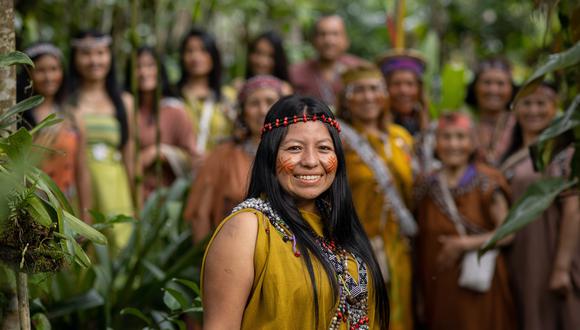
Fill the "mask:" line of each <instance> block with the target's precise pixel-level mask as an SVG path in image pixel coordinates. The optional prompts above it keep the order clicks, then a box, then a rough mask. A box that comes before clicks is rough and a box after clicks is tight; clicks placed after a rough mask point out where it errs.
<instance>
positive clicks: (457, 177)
mask: <svg viewBox="0 0 580 330" xmlns="http://www.w3.org/2000/svg"><path fill="white" fill-rule="evenodd" d="M435 150H436V154H437V157H438V158H439V159H440V160H441V163H442V168H441V170H439V171H437V172H435V173H433V174H431V175H429V176H427V177H426V178H425V179H423V180H420V181H419V184H418V185H417V187H418V188H417V192H416V196H417V202H416V203H417V222H418V224H419V235H418V236H417V256H418V264H419V269H418V274H419V280H420V281H419V282H420V288H421V291H422V293H423V296H424V307H425V321H426V325H427V328H428V329H434V330H437V329H466V330H478V329H481V330H483V329H515V328H516V326H515V318H514V314H515V310H514V305H513V301H512V296H511V292H510V288H509V286H508V274H507V269H506V264H505V260H504V258H503V257H502V255H501V254H499V255H497V258H495V257H494V256H495V255H496V252H495V251H492V252H489V253H490V254H489V255H488V256H484V258H486V259H485V260H486V261H484V260H480V261H478V260H477V255H476V254H475V251H476V250H477V249H478V248H479V247H480V246H481V245H483V243H484V242H486V241H487V240H488V239H489V238H490V237H491V235H493V232H494V230H495V229H496V228H497V227H499V226H500V225H501V223H502V222H503V220H504V219H505V217H506V215H507V211H508V203H507V198H508V187H507V183H506V182H505V179H504V178H503V177H502V176H501V174H500V173H499V172H498V171H496V170H494V169H492V168H490V167H487V166H485V165H483V164H480V163H476V162H474V155H475V134H474V128H473V124H472V122H471V119H470V118H469V117H468V116H467V115H466V114H463V113H450V114H444V115H443V116H442V117H441V118H440V119H439V123H438V126H437V131H436V148H435ZM506 241H507V240H506ZM505 243H506V242H502V244H505ZM471 261H473V262H474V263H473V264H471V265H472V266H473V265H474V264H475V265H477V264H479V263H483V264H486V265H488V266H489V267H486V269H481V268H472V267H469V262H471ZM478 262H479V263H478ZM466 264H467V266H466ZM469 270H474V272H469ZM483 274H485V275H487V276H486V277H484V278H483V279H482V280H480V281H478V280H477V279H481V278H479V277H478V278H476V280H475V281H474V280H473V277H471V276H470V275H477V276H479V275H483Z"/></svg>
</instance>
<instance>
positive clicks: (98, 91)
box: [70, 31, 134, 247]
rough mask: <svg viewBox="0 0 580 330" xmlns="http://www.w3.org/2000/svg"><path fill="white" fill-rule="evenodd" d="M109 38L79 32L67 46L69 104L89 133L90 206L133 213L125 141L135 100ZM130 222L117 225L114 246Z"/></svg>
mask: <svg viewBox="0 0 580 330" xmlns="http://www.w3.org/2000/svg"><path fill="white" fill-rule="evenodd" d="M111 41H112V39H111V37H110V36H109V35H106V34H103V33H100V32H96V31H85V32H81V33H79V34H78V35H77V36H76V37H75V38H74V39H73V40H72V44H71V46H72V47H71V57H70V93H71V94H70V104H71V107H72V108H73V110H72V111H73V112H74V113H75V114H76V115H78V116H79V117H80V118H81V119H82V120H83V121H84V125H85V127H86V132H87V139H86V140H87V141H86V143H87V149H88V164H89V170H90V174H91V178H92V181H91V182H92V191H93V208H94V209H95V210H97V211H99V212H101V213H103V214H105V215H114V214H128V215H130V214H133V203H132V198H131V188H130V182H131V181H130V178H132V173H133V165H132V160H133V153H134V145H133V143H132V142H131V139H130V138H129V137H130V136H131V134H130V124H129V123H130V121H129V118H131V115H130V114H131V110H132V107H133V104H132V103H133V102H132V99H131V97H130V95H128V94H123V95H121V90H120V88H119V87H118V85H117V81H116V79H115V65H114V59H113V54H112V51H111V47H110V46H111ZM131 231H132V226H131V225H130V224H119V225H115V229H114V232H115V234H114V243H113V244H114V245H115V246H117V247H120V246H123V245H125V244H126V242H127V241H128V239H129V236H130V234H131Z"/></svg>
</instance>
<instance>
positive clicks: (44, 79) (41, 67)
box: [31, 55, 63, 97]
mask: <svg viewBox="0 0 580 330" xmlns="http://www.w3.org/2000/svg"><path fill="white" fill-rule="evenodd" d="M31 78H32V83H33V86H34V91H35V92H36V93H38V94H39V95H42V96H44V97H53V96H55V95H56V93H57V92H58V89H59V88H60V86H61V85H62V80H63V72H62V66H61V63H60V60H59V59H58V58H57V57H55V56H52V55H42V56H40V57H39V58H38V59H37V60H35V61H34V69H33V70H32V76H31Z"/></svg>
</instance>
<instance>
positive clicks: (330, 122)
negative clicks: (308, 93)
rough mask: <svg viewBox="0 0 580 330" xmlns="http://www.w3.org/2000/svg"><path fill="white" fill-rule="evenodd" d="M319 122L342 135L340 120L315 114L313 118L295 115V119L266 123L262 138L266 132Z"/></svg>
mask: <svg viewBox="0 0 580 330" xmlns="http://www.w3.org/2000/svg"><path fill="white" fill-rule="evenodd" d="M317 120H320V121H321V122H323V123H326V124H328V125H330V126H331V127H334V128H335V129H336V130H337V131H338V132H339V133H340V124H339V122H338V120H336V119H333V118H332V117H329V116H326V115H324V114H322V115H320V116H319V115H317V114H314V115H312V116H311V115H307V114H303V115H302V116H296V115H295V116H294V117H284V118H276V120H274V121H273V122H270V123H266V124H265V125H264V127H262V136H264V134H265V133H266V132H269V131H271V130H273V129H275V128H278V127H287V126H288V125H292V124H296V123H299V122H303V123H305V122H307V121H317Z"/></svg>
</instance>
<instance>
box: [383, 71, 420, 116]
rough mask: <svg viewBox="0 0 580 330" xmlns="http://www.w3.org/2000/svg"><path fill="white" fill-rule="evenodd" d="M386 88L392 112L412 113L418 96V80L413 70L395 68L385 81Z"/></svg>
mask: <svg viewBox="0 0 580 330" xmlns="http://www.w3.org/2000/svg"><path fill="white" fill-rule="evenodd" d="M387 90H388V92H389V97H390V101H391V106H392V111H393V112H396V113H398V114H400V115H410V114H412V113H413V109H414V107H415V105H416V104H417V103H418V102H419V96H420V95H419V93H420V84H419V80H418V79H417V76H415V74H414V73H413V72H411V71H408V70H397V71H394V72H393V73H391V74H390V75H389V77H388V81H387Z"/></svg>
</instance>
